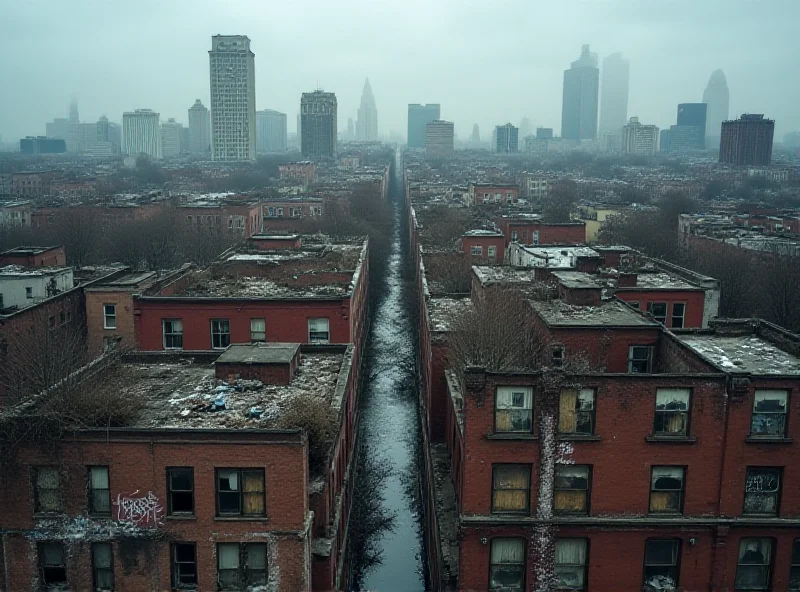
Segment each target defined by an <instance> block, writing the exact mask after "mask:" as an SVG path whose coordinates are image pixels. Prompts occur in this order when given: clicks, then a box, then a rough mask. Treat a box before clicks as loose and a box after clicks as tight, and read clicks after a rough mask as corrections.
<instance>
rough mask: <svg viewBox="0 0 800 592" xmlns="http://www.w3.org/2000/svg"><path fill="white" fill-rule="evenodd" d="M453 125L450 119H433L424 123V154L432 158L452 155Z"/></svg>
mask: <svg viewBox="0 0 800 592" xmlns="http://www.w3.org/2000/svg"><path fill="white" fill-rule="evenodd" d="M454 141H455V125H454V124H453V122H452V121H441V120H438V119H437V120H435V121H430V122H428V123H427V124H426V125H425V155H426V156H428V157H432V158H447V157H449V156H453V143H454Z"/></svg>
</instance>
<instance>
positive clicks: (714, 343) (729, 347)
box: [677, 333, 800, 375]
mask: <svg viewBox="0 0 800 592" xmlns="http://www.w3.org/2000/svg"><path fill="white" fill-rule="evenodd" d="M677 337H678V339H680V340H681V341H682V342H683V343H685V344H686V345H688V346H689V347H691V348H692V349H693V350H694V351H696V352H697V353H698V354H700V355H701V356H702V357H703V358H705V359H706V360H708V361H709V362H711V363H712V364H714V365H715V366H717V367H718V368H721V369H722V370H725V371H726V372H742V373H750V374H765V375H770V374H772V375H784V374H790V375H798V374H800V358H798V357H797V356H795V355H793V354H791V353H789V352H787V351H784V350H782V349H780V348H779V347H777V346H775V345H774V344H772V343H770V342H769V341H767V340H765V339H763V338H761V337H758V336H757V335H753V334H751V335H725V336H722V335H716V334H702V333H690V334H678V335H677Z"/></svg>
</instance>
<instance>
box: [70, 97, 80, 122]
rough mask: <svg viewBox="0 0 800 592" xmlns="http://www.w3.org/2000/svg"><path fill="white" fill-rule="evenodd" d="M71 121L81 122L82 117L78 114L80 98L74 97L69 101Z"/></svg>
mask: <svg viewBox="0 0 800 592" xmlns="http://www.w3.org/2000/svg"><path fill="white" fill-rule="evenodd" d="M69 122H70V123H80V122H81V118H80V116H79V115H78V100H77V99H76V98H75V97H72V98H71V99H70V101H69Z"/></svg>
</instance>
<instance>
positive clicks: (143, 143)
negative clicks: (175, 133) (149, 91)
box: [122, 109, 161, 158]
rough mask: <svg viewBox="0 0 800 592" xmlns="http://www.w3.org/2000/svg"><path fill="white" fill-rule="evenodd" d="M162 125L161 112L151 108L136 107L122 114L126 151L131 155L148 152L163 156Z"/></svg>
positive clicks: (153, 155)
mask: <svg viewBox="0 0 800 592" xmlns="http://www.w3.org/2000/svg"><path fill="white" fill-rule="evenodd" d="M160 128H161V126H160V125H159V114H158V113H156V112H155V111H151V110H150V109H136V111H133V112H130V111H128V112H125V113H123V114H122V135H123V136H124V138H125V153H126V154H128V155H129V156H138V155H139V154H146V155H147V156H149V157H150V158H161V129H160Z"/></svg>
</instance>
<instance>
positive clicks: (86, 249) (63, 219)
mask: <svg viewBox="0 0 800 592" xmlns="http://www.w3.org/2000/svg"><path fill="white" fill-rule="evenodd" d="M102 233H103V229H102V226H101V224H100V223H99V221H98V219H97V217H96V216H91V215H89V214H88V213H87V211H85V210H84V209H83V208H61V209H60V210H59V212H58V217H57V218H56V220H55V222H54V223H53V228H52V237H53V239H54V240H55V241H57V242H58V244H60V245H63V246H64V251H65V252H66V255H67V263H69V264H70V265H73V266H75V267H83V266H85V265H88V264H89V263H91V262H92V261H93V259H94V257H95V256H96V255H97V250H98V248H99V247H100V242H101V237H102Z"/></svg>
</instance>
